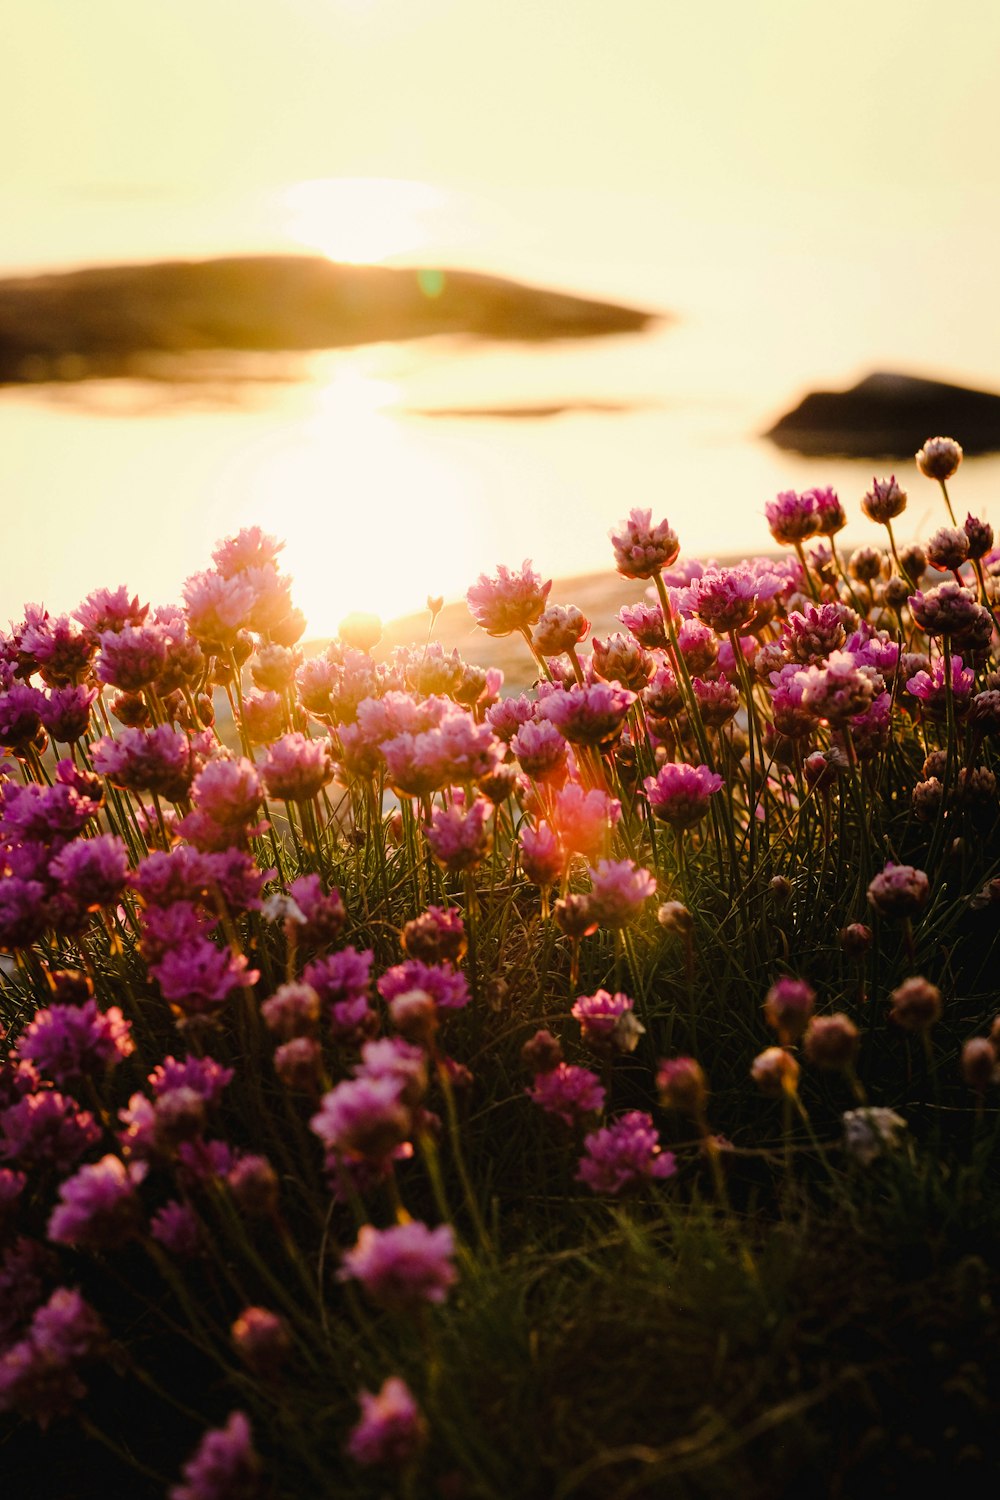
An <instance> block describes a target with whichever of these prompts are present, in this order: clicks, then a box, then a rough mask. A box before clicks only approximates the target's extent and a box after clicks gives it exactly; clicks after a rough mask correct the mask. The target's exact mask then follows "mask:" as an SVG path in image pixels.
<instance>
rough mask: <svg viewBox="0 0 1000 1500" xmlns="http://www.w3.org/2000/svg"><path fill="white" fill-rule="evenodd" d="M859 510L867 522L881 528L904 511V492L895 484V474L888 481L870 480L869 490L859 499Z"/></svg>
mask: <svg viewBox="0 0 1000 1500" xmlns="http://www.w3.org/2000/svg"><path fill="white" fill-rule="evenodd" d="M861 509H862V510H863V511H864V513H865V515H866V516H867V517H868V519H869V521H878V522H879V524H880V525H882V526H884V525H885V524H886V523H887V522H888V521H892V520H894V519H895V517H896V516H898V515H900V514H901V512H902V511H904V510H905V509H906V491H905V490H901V489H900V487H899V485H898V484H897V483H896V476H895V474H893V475H892V477H891V478H890V479H873V480H872V487H871V489H870V490H866V492H865V494H864V495H862V497H861Z"/></svg>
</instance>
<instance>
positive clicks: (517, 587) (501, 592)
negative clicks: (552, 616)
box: [465, 561, 552, 635]
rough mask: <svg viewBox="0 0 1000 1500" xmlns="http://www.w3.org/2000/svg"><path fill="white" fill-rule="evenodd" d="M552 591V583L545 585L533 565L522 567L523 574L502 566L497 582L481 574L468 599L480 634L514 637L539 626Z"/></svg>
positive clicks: (467, 596) (469, 592) (499, 569)
mask: <svg viewBox="0 0 1000 1500" xmlns="http://www.w3.org/2000/svg"><path fill="white" fill-rule="evenodd" d="M551 587H552V581H551V579H550V580H549V582H548V583H543V582H542V580H541V576H540V575H539V574H538V573H535V572H533V571H532V567H531V564H530V562H527V561H525V562H524V563H522V564H521V571H520V573H515V572H514V571H513V570H512V569H510V568H506V567H504V566H503V564H501V565H500V566H499V567H498V568H497V572H496V577H494V578H490V577H489V576H488V575H487V574H486V573H480V575H479V578H478V580H477V581H476V583H474V584H473V585H472V587H471V588H470V589H469V590H468V592H467V593H466V596H465V598H466V601H467V603H468V606H469V611H470V613H471V614H472V617H473V619H474V620H475V622H476V624H477V625H478V626H479V628H480V630H485V631H486V633H487V635H511V634H512V633H513V632H514V631H515V630H520V631H526V630H529V629H530V627H531V626H532V625H534V624H536V623H537V621H538V620H539V619H540V618H541V615H542V611H543V610H544V609H545V601H546V599H547V597H548V592H549V589H550V588H551Z"/></svg>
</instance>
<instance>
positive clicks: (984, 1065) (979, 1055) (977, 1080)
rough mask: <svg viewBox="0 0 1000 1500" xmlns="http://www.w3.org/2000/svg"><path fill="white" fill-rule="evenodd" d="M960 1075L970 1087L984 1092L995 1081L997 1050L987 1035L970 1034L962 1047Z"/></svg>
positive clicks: (980, 1092) (979, 1092)
mask: <svg viewBox="0 0 1000 1500" xmlns="http://www.w3.org/2000/svg"><path fill="white" fill-rule="evenodd" d="M961 1063H962V1077H963V1078H964V1079H965V1082H966V1083H967V1084H968V1085H969V1088H970V1089H975V1091H976V1093H977V1094H985V1092H986V1090H987V1089H988V1088H989V1086H990V1084H991V1083H996V1082H997V1077H998V1074H997V1052H996V1048H995V1047H994V1045H993V1043H992V1042H991V1041H990V1039H989V1037H988V1036H970V1037H969V1039H968V1041H967V1042H966V1043H965V1044H964V1046H963V1047H962V1059H961Z"/></svg>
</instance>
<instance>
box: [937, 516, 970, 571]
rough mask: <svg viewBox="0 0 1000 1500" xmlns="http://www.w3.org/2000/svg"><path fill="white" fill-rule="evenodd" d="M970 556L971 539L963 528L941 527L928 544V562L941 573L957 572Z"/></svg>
mask: <svg viewBox="0 0 1000 1500" xmlns="http://www.w3.org/2000/svg"><path fill="white" fill-rule="evenodd" d="M968 556H969V538H968V534H967V533H966V532H965V531H963V530H962V528H961V527H956V526H941V527H939V529H938V530H937V531H935V533H934V535H933V536H932V537H931V538H930V540H929V541H928V543H927V561H928V562H929V563H930V565H931V567H932V568H936V569H937V570H938V572H940V573H947V572H951V573H953V572H956V571H957V570H958V569H959V568H960V567H961V566H962V564H963V563H964V562H965V561H966V560H967V558H968Z"/></svg>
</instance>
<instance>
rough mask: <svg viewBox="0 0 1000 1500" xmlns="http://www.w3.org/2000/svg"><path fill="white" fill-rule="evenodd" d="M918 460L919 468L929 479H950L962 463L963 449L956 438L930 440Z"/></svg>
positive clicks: (920, 451)
mask: <svg viewBox="0 0 1000 1500" xmlns="http://www.w3.org/2000/svg"><path fill="white" fill-rule="evenodd" d="M916 459H917V468H918V469H919V470H920V472H921V474H923V475H924V476H925V477H926V478H927V479H938V480H940V479H950V478H951V476H952V475H953V474H954V472H955V470H956V469H957V468H958V466H959V464H960V463H961V462H962V449H961V447H960V446H959V444H958V443H956V442H955V439H954V438H949V437H934V438H928V439H927V441H926V443H925V444H924V446H923V447H922V448H921V449H920V450H919V451H918V453H917V455H916Z"/></svg>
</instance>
